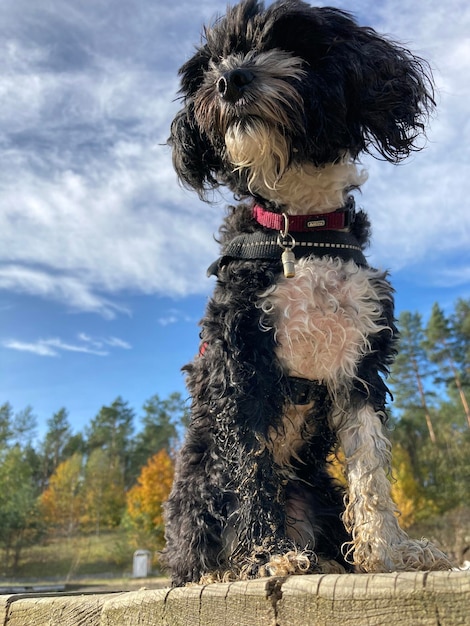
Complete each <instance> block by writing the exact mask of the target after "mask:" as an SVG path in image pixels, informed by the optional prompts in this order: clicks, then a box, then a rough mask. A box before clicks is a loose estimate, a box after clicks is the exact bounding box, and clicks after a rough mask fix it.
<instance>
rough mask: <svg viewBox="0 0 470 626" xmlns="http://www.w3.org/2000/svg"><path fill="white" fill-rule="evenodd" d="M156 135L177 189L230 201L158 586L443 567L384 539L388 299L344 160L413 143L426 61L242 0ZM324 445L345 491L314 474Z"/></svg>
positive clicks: (213, 33) (194, 367) (323, 18)
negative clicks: (164, 579)
mask: <svg viewBox="0 0 470 626" xmlns="http://www.w3.org/2000/svg"><path fill="white" fill-rule="evenodd" d="M180 77H181V96H182V108H181V110H180V111H179V112H178V113H177V115H176V117H175V119H174V120H173V122H172V126H171V135H170V138H169V140H168V143H169V145H170V146H171V148H172V154H173V164H174V167H175V169H176V172H177V174H178V177H179V179H180V180H181V181H182V183H183V184H184V185H186V186H188V187H189V188H191V189H193V190H195V191H196V192H197V193H198V194H199V196H200V197H201V199H203V200H207V199H208V198H209V197H210V194H211V192H212V191H213V190H215V189H216V188H218V187H219V186H224V187H227V188H228V189H229V190H230V191H231V192H232V193H233V194H234V197H235V199H236V201H237V202H238V203H239V204H237V205H236V206H234V207H230V208H229V211H228V214H227V217H226V219H225V221H224V222H223V225H222V227H221V229H220V244H221V253H220V258H219V259H218V260H217V261H216V262H215V263H214V264H213V265H212V266H211V268H210V270H209V273H210V274H212V275H215V276H216V286H215V289H214V293H213V296H212V297H211V299H210V300H209V302H208V305H207V310H206V313H205V316H204V318H203V320H202V322H201V327H202V330H201V334H200V337H201V344H200V345H201V348H200V352H199V354H198V355H197V356H196V357H195V359H194V360H193V362H192V363H190V364H189V365H187V366H186V367H185V368H183V369H184V370H185V372H186V375H187V386H188V389H189V392H190V395H191V398H192V404H191V421H190V424H189V427H188V429H187V433H186V437H185V441H184V444H183V446H182V448H181V450H180V452H179V456H178V460H177V464H176V472H175V480H174V485H173V488H172V491H171V494H170V496H169V499H168V501H167V503H166V505H165V517H166V547H165V549H164V554H163V558H164V560H165V563H166V565H167V567H168V568H169V570H170V571H171V575H172V583H173V585H175V586H181V585H185V584H187V583H191V582H193V583H194V582H196V583H201V582H211V581H223V580H236V579H249V578H256V577H263V576H285V575H289V574H306V573H319V572H322V573H328V572H350V571H356V572H389V571H397V570H428V569H447V568H449V566H450V564H449V561H448V559H447V557H446V556H445V555H444V554H443V553H442V552H441V551H440V550H439V549H438V548H437V547H435V546H434V545H433V544H431V543H430V542H428V541H426V540H422V541H415V540H412V539H410V538H409V537H408V536H407V534H406V533H405V532H404V531H403V530H402V529H401V528H400V526H399V524H398V519H397V514H398V513H397V510H396V507H395V504H394V503H393V501H392V498H391V495H390V482H389V480H388V478H387V474H388V472H389V470H390V460H391V446H390V443H389V440H388V438H387V435H386V430H385V428H384V426H385V424H386V422H387V412H386V400H387V395H388V393H389V392H388V388H387V386H386V384H385V382H384V379H385V378H386V376H387V374H388V373H389V369H390V366H391V364H392V362H393V358H394V356H395V354H396V349H397V329H396V327H395V324H394V305H393V289H392V287H391V285H390V283H389V280H388V274H387V272H383V271H379V270H377V269H374V268H372V267H369V264H368V262H367V260H366V258H365V256H364V250H365V248H366V246H367V243H368V241H369V235H370V224H369V220H368V217H367V215H366V213H365V212H364V211H363V210H356V208H355V200H354V196H353V192H354V190H357V189H359V188H360V186H361V184H362V183H363V182H364V180H365V178H366V175H365V173H364V172H363V171H362V169H361V168H360V167H359V157H360V155H361V154H363V153H371V154H374V155H375V156H378V157H379V158H382V159H385V160H387V161H389V162H391V163H398V162H400V161H402V160H403V159H404V158H406V157H407V156H408V155H409V154H410V153H411V152H413V151H416V150H419V149H421V148H422V145H421V144H420V139H422V138H423V137H425V128H426V126H425V123H426V122H427V120H428V117H429V114H430V112H431V111H432V110H433V107H434V106H435V101H434V87H433V79H432V72H431V70H430V69H429V66H428V64H427V63H426V62H425V61H424V60H422V59H420V58H418V57H416V56H415V55H413V54H412V53H411V52H410V51H408V50H407V49H405V48H403V47H401V46H400V45H398V44H397V43H395V42H392V41H391V40H389V39H387V38H385V37H382V36H380V35H379V34H377V33H376V32H375V31H374V30H373V29H371V28H368V27H363V26H359V25H358V24H357V22H356V21H355V20H354V18H353V17H352V16H351V15H350V14H348V13H346V12H344V11H342V10H338V9H334V8H315V7H311V6H310V5H308V4H306V3H304V2H302V1H301V0H280V1H278V2H274V3H273V4H271V5H270V6H269V7H267V8H265V7H264V5H263V4H262V2H259V1H258V0H243V1H242V2H241V3H240V4H238V5H236V6H234V7H232V8H230V7H229V9H228V12H227V14H226V15H225V16H224V17H223V18H221V19H219V20H218V21H216V22H215V23H214V24H213V25H212V26H211V27H209V28H206V29H205V33H204V40H203V42H202V43H201V45H200V46H199V47H198V48H197V50H196V52H195V54H194V55H193V56H192V58H190V59H189V60H188V61H187V62H186V63H185V64H184V65H183V66H182V68H181V69H180ZM338 446H339V447H340V448H341V449H342V451H343V453H344V456H345V473H346V477H347V487H346V488H342V487H341V486H340V484H339V483H340V481H338V480H337V479H335V478H334V477H333V476H332V472H331V468H330V460H331V458H332V453H334V451H335V450H336V449H337V447H338Z"/></svg>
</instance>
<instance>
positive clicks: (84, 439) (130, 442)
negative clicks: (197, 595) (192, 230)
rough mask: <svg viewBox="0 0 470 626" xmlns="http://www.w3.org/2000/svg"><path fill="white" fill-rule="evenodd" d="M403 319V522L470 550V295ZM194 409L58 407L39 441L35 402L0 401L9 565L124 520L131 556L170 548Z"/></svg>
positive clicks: (121, 531) (395, 422)
mask: <svg viewBox="0 0 470 626" xmlns="http://www.w3.org/2000/svg"><path fill="white" fill-rule="evenodd" d="M398 326H399V330H400V333H401V340H400V347H399V354H398V358H397V360H396V363H395V366H394V368H393V371H392V377H391V380H390V384H391V388H392V391H393V394H394V400H395V401H394V403H393V404H392V409H391V416H392V419H391V433H390V435H391V438H392V441H393V443H394V452H393V476H392V477H391V480H392V489H393V493H394V497H395V500H396V502H397V504H398V508H399V509H400V510H401V517H400V521H401V524H402V525H403V526H404V527H411V528H410V534H415V535H416V536H422V535H424V536H427V537H428V538H430V539H433V540H435V541H437V542H438V543H440V544H441V545H442V547H443V548H444V549H446V550H447V551H450V552H451V553H452V554H453V555H454V556H455V557H456V558H457V560H459V561H463V560H464V558H467V559H469V560H470V552H469V550H470V542H469V537H470V504H469V502H470V486H469V485H470V463H469V459H470V412H469V401H470V300H463V299H460V300H458V301H457V302H456V303H455V305H454V307H453V310H452V311H451V312H450V313H449V314H448V315H446V314H445V313H444V311H443V310H442V308H440V307H439V306H438V305H437V304H436V305H434V307H433V308H432V311H431V312H430V315H429V316H428V319H427V321H426V323H424V322H423V319H422V317H421V316H420V315H419V314H418V313H410V312H404V313H402V314H401V315H400V318H399V321H398ZM187 419H188V414H187V406H186V403H185V401H184V400H183V398H182V397H181V396H180V394H178V393H174V394H171V395H170V396H169V397H168V398H166V399H161V398H160V397H159V396H158V395H154V396H153V397H152V398H150V399H149V400H148V401H147V402H146V403H145V404H144V406H143V410H142V413H141V414H140V415H138V416H137V415H136V413H135V411H134V410H133V409H132V408H130V407H129V405H128V403H127V402H125V401H124V400H123V399H122V398H120V397H119V398H117V399H116V400H115V401H114V402H113V403H112V404H110V405H109V406H103V407H102V408H101V409H100V411H99V412H98V414H97V415H96V417H94V418H93V419H92V420H91V422H90V423H89V424H88V425H87V426H86V427H85V429H84V430H83V432H78V433H75V432H73V430H72V427H71V424H70V420H69V415H68V412H67V410H66V409H65V408H62V409H60V410H59V411H58V412H57V413H55V414H54V415H53V416H52V417H51V418H50V419H49V420H48V421H47V430H46V432H45V435H44V437H43V438H42V439H41V440H40V441H36V440H35V438H34V435H35V429H36V420H35V417H34V413H33V410H32V409H31V408H29V407H28V408H26V409H24V410H22V411H20V412H17V413H15V412H14V410H13V408H12V407H11V406H10V404H8V403H6V404H4V405H3V406H1V407H0V551H1V553H0V564H1V566H0V575H5V574H7V573H10V574H11V573H14V571H15V569H16V568H17V566H18V564H19V562H20V559H21V555H22V551H23V549H24V548H25V547H27V546H29V545H32V544H35V543H38V542H41V541H43V540H47V538H48V537H51V536H63V537H74V536H77V535H81V534H87V533H88V534H89V533H94V534H100V533H102V532H103V531H109V530H116V531H118V532H117V533H116V534H117V535H118V536H119V537H120V539H119V541H120V542H121V546H120V549H122V551H123V553H124V554H125V559H128V558H129V554H131V552H132V550H133V549H134V548H137V547H140V548H142V547H146V548H149V549H153V550H158V549H160V548H162V547H163V530H164V529H163V518H162V503H163V502H164V500H165V499H166V497H167V496H168V493H169V490H170V488H171V483H172V480H173V459H174V452H175V451H176V450H177V449H178V447H179V445H180V444H181V439H182V436H183V433H184V429H185V427H186V425H187ZM339 456H340V455H339ZM118 552H119V550H118V549H117V550H116V553H118Z"/></svg>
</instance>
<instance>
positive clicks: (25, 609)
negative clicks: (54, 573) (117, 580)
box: [0, 594, 110, 626]
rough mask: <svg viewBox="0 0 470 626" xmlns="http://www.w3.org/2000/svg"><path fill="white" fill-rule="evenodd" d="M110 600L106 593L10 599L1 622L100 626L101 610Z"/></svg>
mask: <svg viewBox="0 0 470 626" xmlns="http://www.w3.org/2000/svg"><path fill="white" fill-rule="evenodd" d="M109 597H110V596H109V594H97V595H73V596H68V595H60V596H50V595H49V596H43V597H38V595H37V594H34V595H33V596H31V595H24V596H23V595H21V596H9V598H8V601H7V602H6V607H5V608H6V615H5V616H4V619H5V622H4V623H5V624H8V626H56V625H57V626H59V625H60V626H100V618H101V612H102V607H103V604H104V603H105V602H106V600H107V599H108V598H109ZM2 617H3V616H2ZM1 623H2V622H1V621H0V624H1Z"/></svg>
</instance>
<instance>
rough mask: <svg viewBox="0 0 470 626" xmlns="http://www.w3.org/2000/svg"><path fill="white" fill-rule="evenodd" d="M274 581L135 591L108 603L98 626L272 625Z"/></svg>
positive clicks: (263, 580) (275, 582) (262, 580)
mask: <svg viewBox="0 0 470 626" xmlns="http://www.w3.org/2000/svg"><path fill="white" fill-rule="evenodd" d="M278 584H279V583H278V581H277V580H275V579H261V580H252V581H250V582H236V583H220V584H213V585H205V586H198V585H193V586H190V587H185V588H178V589H166V590H160V589H159V590H155V591H137V592H131V593H127V594H125V595H123V596H120V597H117V598H111V599H109V600H108V601H107V602H106V604H105V606H104V607H103V613H102V616H101V622H100V626H118V625H119V624H125V626H153V625H154V624H162V625H165V626H211V625H212V624H217V625H218V626H257V625H258V624H259V625H260V626H265V625H266V624H269V625H270V624H274V621H273V620H274V607H273V604H272V602H271V600H270V598H269V595H270V589H271V588H273V587H274V586H276V585H278Z"/></svg>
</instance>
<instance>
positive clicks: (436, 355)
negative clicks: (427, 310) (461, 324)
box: [425, 302, 470, 428]
mask: <svg viewBox="0 0 470 626" xmlns="http://www.w3.org/2000/svg"><path fill="white" fill-rule="evenodd" d="M425 346H426V348H427V351H428V354H429V358H430V360H431V361H432V362H433V363H436V364H437V365H438V366H439V370H440V371H439V376H438V377H437V378H436V382H437V383H439V382H441V381H443V382H446V383H447V384H448V385H449V384H452V383H453V384H454V385H455V388H456V389H457V392H458V395H459V398H460V402H461V404H462V407H463V410H464V413H465V417H466V420H467V424H468V427H469V428H470V407H469V404H468V400H467V397H466V395H465V391H464V388H463V385H462V380H461V375H460V373H459V371H458V368H457V360H456V342H455V340H454V336H453V333H452V327H451V324H450V322H449V320H448V319H446V317H445V315H444V312H443V310H442V309H441V308H440V307H439V305H438V304H437V302H436V303H435V304H434V305H433V307H432V311H431V316H430V318H429V322H428V325H427V327H426V342H425Z"/></svg>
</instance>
